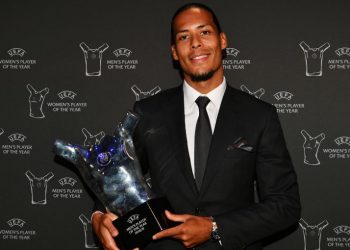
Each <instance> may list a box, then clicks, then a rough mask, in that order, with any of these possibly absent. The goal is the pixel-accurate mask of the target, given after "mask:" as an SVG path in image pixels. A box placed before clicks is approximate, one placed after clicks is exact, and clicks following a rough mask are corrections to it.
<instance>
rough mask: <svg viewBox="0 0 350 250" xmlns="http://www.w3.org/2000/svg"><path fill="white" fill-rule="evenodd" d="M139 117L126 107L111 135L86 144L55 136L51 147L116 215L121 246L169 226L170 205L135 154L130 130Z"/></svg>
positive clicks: (141, 243)
mask: <svg viewBox="0 0 350 250" xmlns="http://www.w3.org/2000/svg"><path fill="white" fill-rule="evenodd" d="M138 120H139V118H138V116H137V115H136V114H134V113H132V112H130V111H129V112H128V113H127V114H126V116H125V118H124V119H123V120H122V121H121V122H120V123H119V124H118V127H117V129H116V131H115V133H114V135H113V136H110V135H106V136H104V137H103V138H102V139H101V141H100V142H98V143H96V144H93V145H90V146H87V147H84V146H80V145H74V144H69V143H66V142H63V141H62V140H56V141H55V143H54V149H53V151H54V153H55V154H56V155H57V156H59V157H62V158H64V159H66V160H68V161H69V162H71V163H73V164H74V165H75V166H76V167H77V168H78V170H79V172H80V174H81V176H82V179H83V180H84V182H85V183H86V184H87V185H88V187H89V188H90V189H91V190H92V191H93V192H94V194H95V195H96V196H97V198H98V199H99V200H100V201H101V202H102V203H103V205H104V206H105V207H106V209H107V210H108V211H110V212H113V213H115V214H116V215H118V217H119V218H118V219H117V220H116V221H114V222H113V223H114V224H115V226H116V227H117V228H118V231H119V236H118V237H117V239H116V241H117V244H118V246H119V248H123V249H133V248H135V247H140V246H144V245H146V244H147V243H148V242H149V241H151V238H152V235H153V234H154V233H156V232H158V231H160V230H163V229H165V228H168V227H169V226H170V222H169V221H168V220H167V219H166V217H165V215H164V211H165V209H168V210H169V209H170V205H169V203H168V201H167V200H166V198H164V197H162V198H157V197H156V196H155V195H154V194H153V192H152V190H151V189H150V188H149V186H148V184H147V182H146V181H145V180H144V178H143V175H142V171H141V167H140V165H139V162H138V160H137V157H136V154H135V150H134V145H133V141H132V133H133V131H134V129H135V127H136V125H137V123H138Z"/></svg>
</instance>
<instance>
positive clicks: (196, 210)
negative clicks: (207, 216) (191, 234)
mask: <svg viewBox="0 0 350 250" xmlns="http://www.w3.org/2000/svg"><path fill="white" fill-rule="evenodd" d="M199 212H200V210H199V208H198V207H196V209H195V210H194V214H195V215H198V214H199Z"/></svg>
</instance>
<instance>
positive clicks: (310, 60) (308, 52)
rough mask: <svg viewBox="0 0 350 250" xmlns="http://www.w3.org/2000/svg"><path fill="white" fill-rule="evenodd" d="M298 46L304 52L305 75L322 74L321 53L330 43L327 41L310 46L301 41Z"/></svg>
mask: <svg viewBox="0 0 350 250" xmlns="http://www.w3.org/2000/svg"><path fill="white" fill-rule="evenodd" d="M299 46H300V47H301V49H302V50H303V52H304V58H305V69H306V76H322V70H323V68H322V64H323V53H324V52H325V51H326V50H327V49H328V48H329V47H330V44H329V43H328V42H327V43H324V44H322V45H321V46H319V47H316V48H312V47H310V46H309V45H308V44H307V43H306V42H304V41H302V42H301V43H300V44H299Z"/></svg>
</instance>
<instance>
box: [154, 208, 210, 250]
mask: <svg viewBox="0 0 350 250" xmlns="http://www.w3.org/2000/svg"><path fill="white" fill-rule="evenodd" d="M165 214H166V216H167V218H168V219H169V220H171V221H175V222H182V223H181V224H180V225H178V226H176V227H172V228H169V229H166V230H163V231H161V232H159V233H157V234H155V235H153V239H154V240H158V239H162V238H165V237H171V238H175V239H178V240H180V241H181V242H182V244H183V245H184V246H185V247H187V248H191V247H195V246H198V245H200V244H202V243H204V242H205V241H207V240H209V239H210V237H211V231H212V219H211V218H210V217H201V216H194V215H190V214H172V213H170V212H169V211H165Z"/></svg>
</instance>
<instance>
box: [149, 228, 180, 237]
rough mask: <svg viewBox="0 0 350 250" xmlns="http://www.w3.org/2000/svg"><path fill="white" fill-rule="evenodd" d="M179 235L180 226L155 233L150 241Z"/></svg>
mask: <svg viewBox="0 0 350 250" xmlns="http://www.w3.org/2000/svg"><path fill="white" fill-rule="evenodd" d="M179 234H181V225H179V226H176V227H172V228H169V229H165V230H163V231H161V232H159V233H156V234H155V235H153V237H152V239H153V240H159V239H162V238H165V237H174V238H176V236H177V235H179Z"/></svg>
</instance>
